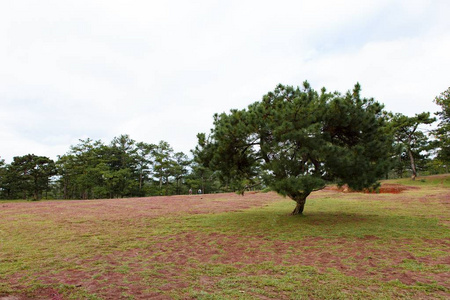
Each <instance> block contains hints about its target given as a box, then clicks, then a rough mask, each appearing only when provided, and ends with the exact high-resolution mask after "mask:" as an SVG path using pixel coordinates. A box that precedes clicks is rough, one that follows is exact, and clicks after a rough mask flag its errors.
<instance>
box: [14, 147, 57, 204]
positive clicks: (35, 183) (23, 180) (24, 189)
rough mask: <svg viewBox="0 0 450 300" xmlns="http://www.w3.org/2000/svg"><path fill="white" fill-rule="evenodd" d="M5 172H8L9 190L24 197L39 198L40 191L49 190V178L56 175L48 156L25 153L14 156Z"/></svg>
mask: <svg viewBox="0 0 450 300" xmlns="http://www.w3.org/2000/svg"><path fill="white" fill-rule="evenodd" d="M7 172H9V173H10V174H9V179H10V180H9V181H10V182H9V183H10V187H9V188H10V192H11V191H14V194H16V195H17V194H19V193H21V194H22V196H23V198H24V199H26V198H27V197H28V196H32V198H33V199H34V200H39V199H40V198H41V197H42V193H43V192H44V191H48V190H49V188H50V186H49V182H50V178H51V177H52V176H54V175H56V167H55V163H54V161H53V160H51V159H50V158H48V157H45V156H37V155H34V154H27V155H24V156H16V157H14V158H13V162H12V163H11V165H10V166H9V168H8V170H7Z"/></svg>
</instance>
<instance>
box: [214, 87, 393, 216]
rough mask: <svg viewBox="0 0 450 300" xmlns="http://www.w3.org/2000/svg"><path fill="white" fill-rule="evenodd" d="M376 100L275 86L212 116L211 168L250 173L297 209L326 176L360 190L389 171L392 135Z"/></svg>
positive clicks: (245, 177)
mask: <svg viewBox="0 0 450 300" xmlns="http://www.w3.org/2000/svg"><path fill="white" fill-rule="evenodd" d="M382 108H383V107H382V105H380V104H379V103H377V102H375V101H374V100H373V99H365V98H361V97H360V86H359V84H357V85H356V86H355V88H354V90H353V92H347V93H346V94H345V95H341V94H339V93H337V92H335V93H328V92H326V90H325V88H323V89H322V91H321V93H318V92H316V91H315V90H313V89H312V88H311V87H310V85H309V84H308V83H307V82H305V83H304V84H303V87H302V88H300V87H297V88H294V87H291V86H283V85H279V86H278V87H277V88H276V89H275V90H274V91H273V92H269V93H268V94H267V95H265V96H264V97H263V99H262V101H260V102H255V103H254V104H252V105H250V106H249V107H248V109H243V110H235V109H234V110H231V111H230V113H229V114H226V113H222V114H216V115H215V116H214V128H213V130H212V135H211V147H212V148H213V151H211V152H212V153H214V157H213V158H212V159H211V167H212V168H213V169H216V170H219V171H220V172H222V173H223V174H226V175H227V176H229V177H233V178H235V179H238V180H240V181H241V182H242V181H243V180H255V178H258V176H259V174H261V173H262V176H259V177H261V178H262V179H263V181H264V183H265V184H266V185H267V186H270V187H271V188H272V189H273V190H275V191H276V192H278V193H280V194H282V195H285V196H288V197H289V198H291V199H292V200H294V201H295V202H296V207H295V209H294V211H293V212H292V213H293V214H301V213H302V212H303V210H304V205H305V202H306V198H307V197H308V195H310V193H311V192H313V191H315V190H319V189H322V188H324V186H325V183H326V182H329V181H334V182H337V183H338V184H341V185H342V184H345V183H346V184H348V185H349V187H350V188H352V189H356V190H361V189H363V188H370V187H373V186H374V185H376V182H377V179H378V178H380V177H382V176H384V175H385V174H386V173H387V171H388V170H389V166H390V159H389V156H388V154H389V152H390V151H391V150H390V147H391V145H392V139H391V138H390V136H389V135H388V134H387V130H386V127H385V116H384V113H383V111H382Z"/></svg>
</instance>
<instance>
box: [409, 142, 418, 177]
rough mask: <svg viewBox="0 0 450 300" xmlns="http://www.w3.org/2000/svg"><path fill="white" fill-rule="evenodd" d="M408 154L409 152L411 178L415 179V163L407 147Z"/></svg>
mask: <svg viewBox="0 0 450 300" xmlns="http://www.w3.org/2000/svg"><path fill="white" fill-rule="evenodd" d="M408 154H409V160H410V161H411V170H412V176H411V179H412V180H416V177H417V171H416V164H415V162H414V156H413V153H412V151H411V150H410V149H408Z"/></svg>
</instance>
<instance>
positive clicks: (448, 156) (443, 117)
mask: <svg viewBox="0 0 450 300" xmlns="http://www.w3.org/2000/svg"><path fill="white" fill-rule="evenodd" d="M434 102H435V103H436V104H437V105H439V106H440V107H441V111H439V112H437V113H436V115H437V116H438V117H439V120H440V122H439V124H438V128H437V129H436V130H435V131H434V135H435V136H436V138H437V140H438V144H437V146H438V148H439V151H438V159H439V160H440V161H441V162H443V164H445V165H446V167H447V170H448V166H449V165H450V87H449V88H448V89H447V90H445V91H444V92H442V93H441V94H440V95H439V96H438V97H436V98H435V99H434Z"/></svg>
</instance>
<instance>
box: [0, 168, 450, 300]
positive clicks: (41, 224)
mask: <svg viewBox="0 0 450 300" xmlns="http://www.w3.org/2000/svg"><path fill="white" fill-rule="evenodd" d="M384 191H386V192H389V193H383V192H384ZM381 192H382V193H378V194H365V193H344V192H342V191H338V190H337V189H334V188H327V189H325V190H322V191H319V192H315V193H313V194H312V195H311V196H310V197H308V200H307V203H306V206H305V212H304V216H291V215H290V214H289V213H290V212H291V211H292V209H293V208H294V206H295V203H294V202H293V201H291V200H289V199H285V198H282V197H280V196H278V195H276V194H275V193H272V192H270V193H256V192H251V193H246V194H245V195H244V196H240V195H236V194H211V195H192V196H171V197H150V198H132V199H110V200H84V201H78V200H77V201H75V200H73V201H40V202H18V201H4V202H0V299H2V300H23V299H55V300H56V299H349V298H350V299H387V298H411V299H412V298H414V299H434V298H436V299H448V298H449V297H450V230H449V226H450V176H430V177H425V178H418V179H417V180H416V181H415V182H413V181H411V180H407V179H404V180H397V181H393V180H390V181H385V182H383V186H382V189H381Z"/></svg>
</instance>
